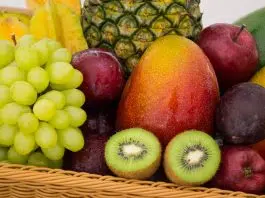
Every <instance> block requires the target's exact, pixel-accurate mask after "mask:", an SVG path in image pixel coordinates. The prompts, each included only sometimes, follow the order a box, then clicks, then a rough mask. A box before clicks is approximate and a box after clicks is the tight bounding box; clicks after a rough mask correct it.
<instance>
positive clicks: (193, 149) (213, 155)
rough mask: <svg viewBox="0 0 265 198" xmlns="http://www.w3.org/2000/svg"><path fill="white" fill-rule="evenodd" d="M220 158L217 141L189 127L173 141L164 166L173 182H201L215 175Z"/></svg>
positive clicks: (194, 183)
mask: <svg viewBox="0 0 265 198" xmlns="http://www.w3.org/2000/svg"><path fill="white" fill-rule="evenodd" d="M220 162H221V151H220V148H219V146H218V144H217V142H216V141H215V140H214V139H213V138H212V137H211V136H210V135H208V134H206V133H204V132H202V131H196V130H189V131H185V132H183V133H180V134H178V135H176V136H175V137H174V138H173V139H172V140H171V141H170V142H169V144H168V145H167V147H166V149H165V153H164V161H163V166H164V170H165V174H166V176H167V177H168V179H169V180H170V181H172V182H173V183H175V184H178V185H186V186H200V185H202V184H205V183H207V182H208V181H210V180H211V179H212V178H213V177H214V175H215V174H216V172H217V170H218V168H219V165H220Z"/></svg>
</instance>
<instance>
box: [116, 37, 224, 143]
mask: <svg viewBox="0 0 265 198" xmlns="http://www.w3.org/2000/svg"><path fill="white" fill-rule="evenodd" d="M219 100H220V94H219V86H218V83H217V77H216V75H215V72H214V70H213V67H212V65H211V63H210V61H209V59H208V58H207V57H206V55H205V54H204V53H203V51H202V50H201V49H200V48H199V46H198V45H197V44H195V43H194V42H193V41H191V40H189V39H186V38H184V37H181V36H177V35H168V36H165V37H161V38H159V39H157V40H156V41H155V42H154V43H153V44H152V45H151V46H150V47H149V48H148V49H147V50H146V52H145V53H144V54H143V56H142V58H141V59H140V62H139V64H138V65H137V67H136V69H135V70H134V72H133V73H132V75H131V76H130V78H129V80H128V81H127V84H126V86H125V89H124V91H123V94H122V97H121V100H120V103H119V107H118V111H117V121H116V128H117V130H122V129H126V128H132V127H140V128H143V129H146V130H149V131H152V132H153V133H154V134H155V135H156V136H157V137H158V138H159V140H160V141H161V143H162V144H163V146H166V145H167V144H168V142H169V141H170V140H171V139H172V138H173V137H174V136H175V135H177V134H178V133H181V132H183V131H185V130H189V129H196V130H201V131H204V132H206V133H209V134H211V133H212V132H213V123H214V114H215V110H216V106H217V104H218V102H219Z"/></svg>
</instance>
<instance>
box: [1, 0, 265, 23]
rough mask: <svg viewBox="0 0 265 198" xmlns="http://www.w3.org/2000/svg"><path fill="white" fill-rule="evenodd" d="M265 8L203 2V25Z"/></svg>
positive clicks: (257, 1)
mask: <svg viewBox="0 0 265 198" xmlns="http://www.w3.org/2000/svg"><path fill="white" fill-rule="evenodd" d="M0 6H14V7H24V6H25V4H24V0H0ZM261 7H265V0H201V9H202V12H203V13H204V15H203V24H204V26H208V25H210V24H213V23H217V22H225V23H232V22H234V21H235V20H236V19H238V18H239V17H241V16H243V15H245V14H247V13H249V12H251V11H254V10H256V9H258V8H261Z"/></svg>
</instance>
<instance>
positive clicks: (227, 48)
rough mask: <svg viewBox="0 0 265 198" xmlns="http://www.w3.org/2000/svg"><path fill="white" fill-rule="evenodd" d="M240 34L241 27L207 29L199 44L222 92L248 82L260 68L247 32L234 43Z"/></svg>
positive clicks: (255, 51) (218, 25)
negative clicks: (212, 68)
mask: <svg viewBox="0 0 265 198" xmlns="http://www.w3.org/2000/svg"><path fill="white" fill-rule="evenodd" d="M239 31H240V26H235V25H231V24H225V23H217V24H213V25H211V26H209V27H207V28H205V29H204V30H203V31H202V32H201V34H200V37H199V39H198V41H197V43H198V45H199V46H200V47H201V48H202V50H203V51H204V53H205V54H206V55H207V57H208V58H209V60H210V61H211V63H212V65H213V67H214V70H215V73H216V75H217V78H218V82H219V85H220V88H221V90H222V91H226V90H227V89H229V88H231V87H232V86H233V85H236V84H238V83H242V82H246V81H248V80H249V79H250V78H251V77H252V76H253V75H254V73H255V71H256V69H257V66H258V61H259V54H258V50H257V47H256V46H257V45H256V41H255V39H254V37H253V36H252V35H251V33H250V32H248V31H247V30H246V29H245V30H243V31H242V32H241V33H240V35H239V36H238V38H237V40H236V41H235V40H234V38H235V37H236V36H237V34H238V32H239Z"/></svg>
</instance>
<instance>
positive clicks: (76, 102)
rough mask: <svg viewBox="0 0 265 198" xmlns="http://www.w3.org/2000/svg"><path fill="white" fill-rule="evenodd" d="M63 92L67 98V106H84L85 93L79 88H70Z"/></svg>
mask: <svg viewBox="0 0 265 198" xmlns="http://www.w3.org/2000/svg"><path fill="white" fill-rule="evenodd" d="M62 92H63V94H64V96H65V98H66V106H75V107H82V106H83V105H84V104H85V101H86V97H85V94H84V93H83V92H82V91H80V90H79V89H68V90H65V91H62Z"/></svg>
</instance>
